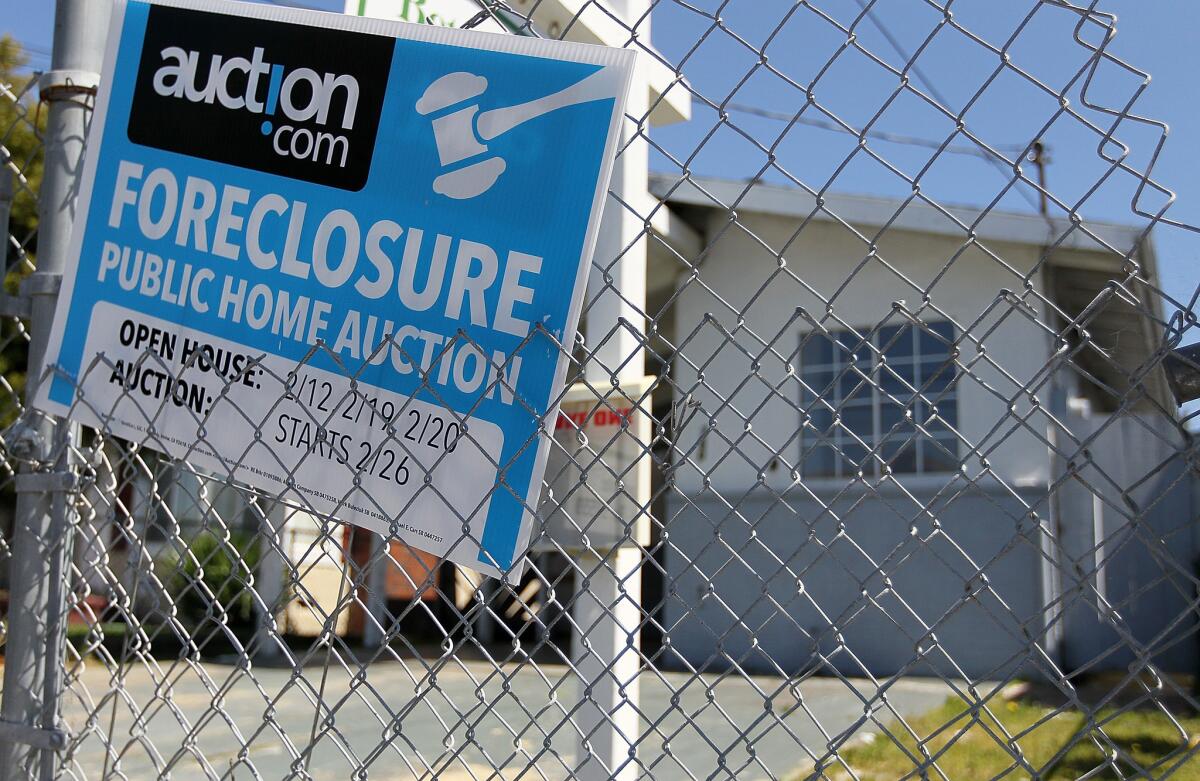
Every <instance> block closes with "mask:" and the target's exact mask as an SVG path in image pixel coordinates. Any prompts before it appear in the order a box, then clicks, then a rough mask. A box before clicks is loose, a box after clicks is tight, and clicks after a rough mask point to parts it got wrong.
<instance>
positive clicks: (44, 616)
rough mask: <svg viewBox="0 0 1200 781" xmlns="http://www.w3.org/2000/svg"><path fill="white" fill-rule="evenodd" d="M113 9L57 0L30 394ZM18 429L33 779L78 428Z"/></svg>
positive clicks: (21, 662) (26, 726) (18, 520)
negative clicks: (73, 439) (70, 454)
mask: <svg viewBox="0 0 1200 781" xmlns="http://www.w3.org/2000/svg"><path fill="white" fill-rule="evenodd" d="M108 13H109V8H108V4H106V3H96V2H91V1H90V0H58V4H57V7H56V10H55V20H54V51H53V55H52V58H51V70H50V71H48V72H46V73H45V74H43V75H42V77H41V79H40V80H39V83H38V86H39V91H40V97H41V99H42V100H44V101H46V102H47V104H48V108H47V119H46V131H45V174H44V176H43V179H42V186H41V192H40V193H39V209H38V216H39V223H38V226H39V227H38V245H37V271H36V272H35V273H34V274H32V275H31V276H30V277H29V278H28V279H27V280H26V281H25V283H24V284H23V286H22V287H23V291H22V292H24V293H26V294H28V295H29V296H30V298H31V301H30V310H31V314H30V333H31V342H30V345H29V362H28V369H27V371H28V376H27V384H26V391H25V392H26V398H27V399H29V398H32V396H33V394H34V393H35V392H36V390H37V387H38V384H39V382H40V381H41V380H42V379H43V376H42V375H43V372H44V370H45V365H44V363H45V360H44V359H45V354H46V344H47V340H48V337H49V335H50V324H51V321H52V320H53V317H54V307H55V301H56V298H57V292H58V287H59V281H60V280H61V274H62V270H63V268H64V267H65V265H66V264H67V262H68V243H69V241H70V235H71V226H72V223H73V221H74V218H75V197H76V193H77V189H78V177H79V174H80V161H81V159H82V155H83V147H84V137H85V134H86V131H87V124H88V119H89V116H90V111H91V105H90V99H89V98H90V96H91V95H92V94H94V92H95V88H96V85H97V84H98V83H99V73H98V72H99V70H100V65H101V61H102V59H103V55H104V39H105V33H106V31H107V27H108ZM15 434H16V436H15V438H14V441H13V443H12V450H13V455H15V456H17V457H18V458H20V459H22V461H23V465H22V469H21V473H20V474H19V475H18V477H17V503H16V513H15V517H14V521H13V542H12V549H13V557H12V571H11V581H10V594H11V601H10V603H9V611H8V620H9V626H8V643H7V648H6V653H5V667H4V695H3V704H2V710H0V712H2V718H3V725H2V726H3V730H2V731H0V778H4V779H9V778H12V779H18V778H32V777H35V772H36V776H37V777H40V778H43V779H48V778H50V777H52V776H53V773H54V758H55V757H54V750H55V749H59V748H61V747H62V746H63V745H64V743H65V734H64V733H63V732H61V731H60V730H59V729H58V724H57V719H58V697H59V691H58V690H59V685H60V667H61V665H62V653H63V652H62V645H63V641H64V637H63V635H64V631H65V616H64V615H63V613H64V609H65V608H64V597H65V583H64V581H65V579H66V577H67V566H68V556H69V545H70V534H69V532H70V521H69V517H68V514H69V510H70V504H69V502H68V501H67V494H66V491H67V490H68V489H69V488H70V485H71V484H70V476H71V473H70V470H69V467H70V464H69V462H68V453H67V445H68V444H69V441H70V432H69V427H68V426H67V425H66V424H65V423H64V422H62V421H57V420H52V419H48V418H45V417H44V416H43V417H41V418H39V419H37V420H34V419H33V418H31V417H27V418H26V421H25V424H24V426H23V428H22V429H21V430H20V431H18V432H15ZM26 746H28V747H29V748H30V749H32V750H27V749H26ZM39 753H40V761H37V760H38V755H39ZM35 761H37V764H36V765H35ZM35 767H36V768H37V770H36V771H35Z"/></svg>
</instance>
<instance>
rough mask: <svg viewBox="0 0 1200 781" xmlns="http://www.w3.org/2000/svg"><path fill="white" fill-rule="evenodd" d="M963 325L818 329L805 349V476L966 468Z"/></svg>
mask: <svg viewBox="0 0 1200 781" xmlns="http://www.w3.org/2000/svg"><path fill="white" fill-rule="evenodd" d="M956 354H957V351H956V348H955V343H954V326H953V325H951V324H950V323H949V322H945V321H937V322H931V323H922V324H921V325H919V326H914V325H911V324H908V323H905V324H903V325H885V326H880V327H879V328H877V329H875V330H874V331H869V332H863V333H862V335H861V336H860V335H856V334H855V333H854V332H852V331H848V330H845V331H830V332H828V333H822V332H819V331H813V332H811V333H808V334H805V335H804V337H803V338H802V340H801V346H800V377H801V380H802V381H803V389H802V394H801V409H802V411H803V419H804V429H803V433H802V436H801V439H800V443H801V454H800V463H801V474H802V475H804V476H805V477H846V476H852V475H855V474H857V473H858V472H859V471H860V470H861V471H862V472H863V473H864V474H865V475H868V476H875V475H879V474H880V473H881V472H882V470H883V467H884V465H885V464H886V465H887V466H888V467H890V468H891V471H892V472H893V473H897V474H914V473H924V472H950V471H953V470H955V469H957V468H958V463H959V456H958V443H959V441H960V437H959V436H958V434H957V433H956V430H957V428H958V389H957V388H958V384H957V380H958V367H957V366H956V364H955V356H956Z"/></svg>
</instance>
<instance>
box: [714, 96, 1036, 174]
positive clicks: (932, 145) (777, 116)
mask: <svg viewBox="0 0 1200 781" xmlns="http://www.w3.org/2000/svg"><path fill="white" fill-rule="evenodd" d="M725 107H726V108H728V109H730V110H732V111H737V112H739V113H742V114H752V115H754V116H758V117H764V118H766V119H774V120H777V121H779V122H792V123H795V124H797V125H808V126H809V127H816V128H820V129H822V130H830V131H833V132H836V133H845V134H846V135H851V136H854V137H855V138H859V137H865V138H874V139H877V140H879V141H886V142H888V143H891V144H907V145H909V146H921V147H926V148H928V149H934V150H938V151H942V152H953V153H954V154H958V155H973V156H975V157H982V158H985V159H988V160H993V161H995V159H996V157H995V154H994V153H992V152H989V151H988V150H986V149H984V148H982V147H974V146H966V145H964V144H946V143H945V142H944V141H937V140H935V139H932V138H921V137H919V136H908V135H904V134H901V133H889V132H887V131H883V130H864V131H855V130H853V129H851V128H847V127H844V126H843V125H839V124H838V123H836V122H832V121H829V120H825V119H816V118H815V117H805V116H800V115H796V114H788V113H787V112H784V111H771V110H770V109H765V108H759V107H757V106H750V105H747V104H745V103H728V104H726V106H725ZM997 149H1004V150H1007V151H1011V152H1014V153H1018V152H1023V151H1024V150H1025V145H1024V144H1002V145H999V146H997Z"/></svg>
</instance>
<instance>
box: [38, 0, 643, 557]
mask: <svg viewBox="0 0 1200 781" xmlns="http://www.w3.org/2000/svg"><path fill="white" fill-rule="evenodd" d="M632 57H633V55H632V54H631V53H630V52H627V51H623V50H617V49H608V48H604V47H595V46H586V45H579V44H570V43H562V42H554V41H542V40H534V39H527V38H515V37H510V36H501V35H492V34H487V33H472V32H469V31H459V30H450V29H445V28H437V27H433V26H429V25H415V24H414V25H409V24H403V23H398V22H386V21H380V20H372V19H361V18H355V17H348V16H339V15H333V14H322V13H313V12H303V11H296V10H291V9H281V8H272V7H267V6H245V5H240V4H234V3H225V2H217V1H215V0H212V1H201V0H171V1H167V0H163V1H162V2H143V1H141V0H128V2H123V3H118V5H117V7H116V9H115V11H114V19H113V26H112V31H111V33H110V41H109V49H108V53H107V57H106V61H105V66H104V73H103V75H102V85H101V89H100V94H99V95H98V97H97V106H96V112H95V116H94V119H93V123H92V127H91V135H90V137H89V142H88V150H87V156H86V168H85V171H84V174H83V182H82V187H81V191H80V210H79V218H78V220H77V231H76V235H75V236H74V245H73V247H74V252H75V256H76V257H77V258H78V263H77V264H76V265H75V266H74V267H73V268H71V269H70V270H69V271H68V273H67V274H66V277H65V279H64V282H63V290H62V294H61V296H60V299H59V304H58V311H57V315H56V318H55V324H54V330H53V334H52V337H51V348H50V355H49V361H50V362H51V363H52V364H53V366H54V370H55V374H54V376H53V379H52V380H50V381H48V382H45V383H43V384H42V386H41V390H40V396H39V398H38V400H37V402H36V405H37V406H38V407H40V408H41V409H44V410H47V411H49V412H52V413H55V414H61V415H69V416H71V417H72V418H74V419H76V420H79V421H81V422H84V423H87V424H89V425H94V426H99V427H102V428H104V429H106V430H107V431H109V432H110V433H112V434H114V435H117V436H121V437H125V438H128V439H131V440H134V441H137V442H140V443H144V444H145V445H146V446H148V447H152V448H155V449H160V450H162V451H165V452H167V453H169V454H170V455H172V456H175V457H180V458H187V459H189V461H191V462H192V463H193V464H196V465H199V466H202V467H204V468H207V469H211V470H213V471H215V472H217V473H219V474H231V475H233V476H234V477H235V478H237V479H239V480H243V481H245V482H247V483H250V484H252V485H255V486H258V487H259V488H261V489H263V490H264V491H266V492H268V493H270V494H272V495H277V496H279V497H281V498H282V499H284V500H285V501H287V502H290V503H293V504H295V505H297V506H300V507H304V508H309V509H311V510H312V511H315V512H319V513H322V514H327V515H332V516H334V517H336V518H338V519H340V520H343V521H347V522H351V523H355V524H358V525H362V526H365V527H368V528H371V529H374V530H376V531H378V532H381V533H394V534H396V535H397V536H399V537H400V538H401V539H404V540H406V541H408V542H409V543H411V544H412V545H414V546H416V547H419V548H421V549H424V550H428V551H430V552H433V553H436V554H438V555H442V556H446V557H448V558H449V559H451V560H453V561H455V562H457V563H460V564H463V565H465V566H469V567H472V568H474V569H477V570H480V571H482V572H486V573H488V574H491V575H500V574H502V573H504V572H506V571H507V572H509V573H510V574H519V573H515V571H514V570H515V569H519V567H520V564H519V558H520V553H521V552H522V551H523V550H524V547H525V545H526V542H527V540H528V536H529V529H530V525H531V516H532V507H534V506H535V505H536V502H537V493H538V487H539V486H540V485H541V479H542V473H543V471H544V469H545V462H546V455H547V448H548V446H549V437H548V436H547V434H546V428H547V427H546V426H545V425H544V421H545V420H546V419H547V416H549V415H552V414H553V413H554V408H555V407H556V402H557V398H558V394H559V393H560V392H561V387H562V382H563V378H564V374H565V369H566V361H567V354H568V353H569V351H570V345H571V344H572V343H573V340H574V336H575V329H576V325H577V323H578V319H579V310H580V307H581V303H582V297H583V290H584V286H585V282H586V276H587V269H588V267H589V265H590V263H589V261H590V255H591V251H592V248H593V247H594V244H595V237H596V230H597V223H598V221H599V215H600V211H601V206H602V202H603V196H604V193H605V192H606V190H607V184H608V178H609V174H610V169H611V163H612V158H613V157H614V154H615V146H616V140H617V136H618V124H619V120H620V117H621V111H622V107H623V103H624V96H625V94H626V92H627V91H628V88H629V83H630V79H631V75H632V68H633V62H632ZM563 345H566V348H564V347H563ZM549 419H550V420H553V417H550V418H549ZM551 428H552V427H551Z"/></svg>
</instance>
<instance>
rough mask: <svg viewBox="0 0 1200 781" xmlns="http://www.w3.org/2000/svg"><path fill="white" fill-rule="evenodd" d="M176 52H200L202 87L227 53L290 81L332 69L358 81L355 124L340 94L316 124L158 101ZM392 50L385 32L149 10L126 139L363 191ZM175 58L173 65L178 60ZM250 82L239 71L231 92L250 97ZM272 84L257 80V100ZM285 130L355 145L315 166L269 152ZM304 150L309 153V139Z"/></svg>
mask: <svg viewBox="0 0 1200 781" xmlns="http://www.w3.org/2000/svg"><path fill="white" fill-rule="evenodd" d="M171 46H177V47H179V48H181V49H183V50H184V51H188V52H191V51H196V52H199V56H198V58H197V65H196V73H195V83H196V86H197V87H200V88H203V87H204V86H205V85H206V84H207V83H208V77H209V67H210V64H211V62H212V56H213V55H214V54H215V55H220V56H221V58H222V60H223V61H225V60H228V59H229V58H231V57H243V58H245V59H247V60H249V59H252V55H253V53H254V49H255V47H261V48H262V49H263V50H264V52H263V59H264V60H265V61H266V62H269V63H272V64H278V65H282V66H283V68H284V74H285V75H286V74H287V73H289V72H291V71H292V70H294V69H296V68H311V69H312V70H313V71H316V73H317V74H319V75H322V76H323V75H324V74H326V73H332V74H334V75H335V76H338V75H342V74H346V75H350V76H353V77H354V78H355V79H356V80H357V81H358V89H359V95H358V106H357V110H356V112H355V118H354V127H353V129H343V128H342V121H341V120H342V109H343V106H344V105H345V97H344V96H345V91H344V90H343V89H340V88H339V89H338V90H336V93H337V94H336V97H335V98H334V100H333V101H332V105H331V110H330V111H329V115H328V119H327V121H326V123H325V124H324V125H320V124H318V123H317V122H316V121H315V119H313V120H309V121H307V122H295V121H293V120H291V119H288V118H287V116H286V115H285V114H284V113H283V110H282V108H278V109H277V110H276V112H275V114H274V116H266V115H265V114H263V113H255V112H252V111H249V110H247V109H245V108H241V109H230V108H225V107H224V106H222V105H221V103H220V101H213V103H211V104H209V103H204V102H196V103H193V102H192V101H190V100H188V99H187V98H186V97H182V98H177V97H173V96H165V97H164V96H162V95H159V94H158V93H156V92H155V91H154V74H155V72H156V71H158V69H159V68H160V67H162V66H163V64H164V60H163V58H162V51H163V50H164V49H166V48H168V47H171ZM394 47H395V41H394V40H393V39H392V38H390V37H387V36H381V35H370V34H366V33H357V32H349V31H346V30H329V29H324V28H320V27H311V26H308V25H301V24H289V23H286V22H277V21H267V20H263V19H248V18H245V17H241V16H233V15H229V14H220V13H211V12H204V11H196V10H191V9H186V8H172V7H168V6H158V5H156V6H151V7H150V9H149V16H148V19H147V24H146V37H145V41H144V43H143V45H142V57H141V61H140V63H139V65H138V73H137V83H136V85H135V86H134V93H133V105H132V107H131V110H130V114H129V127H128V128H127V133H128V137H129V140H130V141H132V142H133V143H135V144H141V145H144V146H151V147H155V148H157V149H165V150H167V151H170V152H179V153H181V154H185V155H190V156H192V157H199V158H203V159H205V160H212V161H214V162H219V163H228V164H230V165H236V166H240V167H243V168H251V169H254V170H256V171H263V172H265V173H269V174H278V175H280V176H286V177H289V178H291V179H301V180H303V181H306V182H313V183H315V184H323V185H328V186H331V187H337V188H340V189H343V190H361V189H362V188H363V186H364V185H365V184H366V183H367V174H368V173H369V172H370V169H371V157H372V155H373V153H374V151H375V137H376V134H377V131H378V130H379V114H380V111H381V109H382V107H383V96H384V93H385V92H386V91H387V78H388V72H389V69H390V68H391V64H392V52H393V50H394ZM169 62H171V63H174V62H175V60H174V58H170V59H169ZM247 80H248V79H247V75H246V74H245V73H243V72H241V71H237V72H234V73H231V74H230V77H229V81H228V84H229V93H230V94H231V95H233V96H238V97H240V96H243V95H245V89H246V83H247ZM268 82H269V78H267V77H263V78H260V79H259V83H258V87H257V91H256V95H257V98H258V100H260V101H262V100H264V99H265V97H266V95H267V90H268ZM311 94H312V93H311V90H310V88H309V87H308V85H307V83H305V82H303V81H301V82H299V83H298V84H297V86H296V91H295V93H294V95H295V98H296V104H297V105H306V104H307V99H308V98H309V97H310V96H311ZM264 121H269V122H271V127H272V131H271V132H270V133H264V124H263V123H264ZM282 125H291V126H292V127H294V128H297V129H299V128H304V129H307V130H308V131H310V132H312V133H313V134H315V133H317V132H326V133H331V134H333V135H334V136H344V137H345V138H346V140H347V141H348V146H349V151H348V154H347V156H346V159H345V166H344V167H343V166H340V165H339V163H341V161H342V156H341V153H340V148H341V147H340V146H339V147H338V150H339V151H338V153H337V154H335V155H334V156H333V157H334V161H333V162H332V164H330V163H327V162H326V160H327V155H325V154H322V155H320V156H319V159H318V160H313V159H311V158H304V159H297V158H296V157H292V156H290V155H287V156H284V155H279V154H276V152H275V151H274V149H273V148H272V146H273V143H274V141H275V138H274V133H275V132H277V130H278V129H279V128H280V127H281V126H282ZM289 141H290V136H285V137H284V138H283V139H281V146H282V147H284V148H286V147H287V146H288V142H289ZM298 148H299V149H300V150H303V148H304V145H303V143H300V144H299V145H298ZM326 148H327V147H326Z"/></svg>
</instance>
